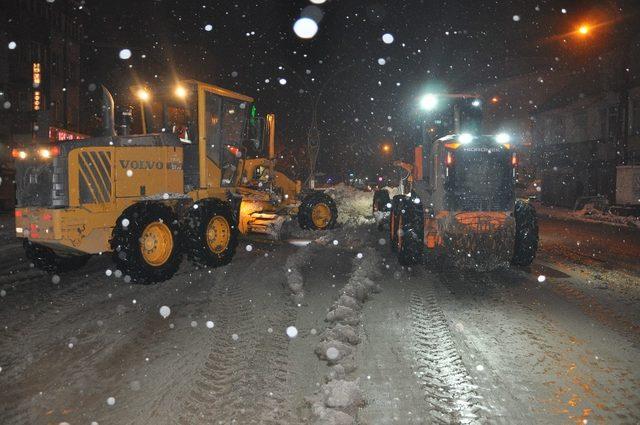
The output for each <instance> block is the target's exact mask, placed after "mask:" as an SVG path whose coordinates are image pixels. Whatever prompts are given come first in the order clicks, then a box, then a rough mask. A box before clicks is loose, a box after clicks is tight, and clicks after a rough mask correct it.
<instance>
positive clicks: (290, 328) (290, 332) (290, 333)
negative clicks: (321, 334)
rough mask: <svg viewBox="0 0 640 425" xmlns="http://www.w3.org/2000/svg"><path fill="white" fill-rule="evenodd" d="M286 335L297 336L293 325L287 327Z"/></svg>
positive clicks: (296, 330)
mask: <svg viewBox="0 0 640 425" xmlns="http://www.w3.org/2000/svg"><path fill="white" fill-rule="evenodd" d="M287 336H288V337H289V338H295V337H297V336H298V329H297V328H296V327H295V326H289V327H288V328H287Z"/></svg>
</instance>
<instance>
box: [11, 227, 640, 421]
mask: <svg viewBox="0 0 640 425" xmlns="http://www.w3.org/2000/svg"><path fill="white" fill-rule="evenodd" d="M541 231H542V243H541V245H542V250H541V252H540V255H539V257H538V259H537V260H536V262H535V263H534V264H533V265H532V266H531V267H528V268H512V269H508V270H500V271H496V272H491V273H473V272H461V271H457V270H437V269H435V270H432V269H430V268H427V267H422V266H420V267H414V268H411V269H408V268H403V267H401V266H399V265H398V263H397V261H396V260H395V259H394V257H393V255H391V253H390V252H389V250H388V247H387V244H386V241H385V240H384V236H385V233H384V232H383V233H380V232H378V231H377V230H376V229H375V226H373V225H361V226H356V227H349V228H343V229H337V230H335V231H332V232H328V233H324V234H322V235H321V236H322V238H321V240H320V241H319V243H315V244H313V245H309V246H307V247H306V248H305V247H304V246H302V245H304V243H297V244H296V245H294V244H290V243H286V242H280V243H258V242H250V241H244V242H242V243H241V244H240V246H239V248H238V252H237V255H236V257H235V258H234V260H233V262H232V263H231V264H230V265H228V266H225V267H223V268H220V269H216V270H198V269H196V268H195V267H193V266H192V265H191V264H189V263H188V262H186V261H185V263H183V266H182V268H181V270H180V271H179V273H178V274H177V275H176V276H175V277H174V278H173V279H171V280H169V281H167V282H164V283H161V284H157V285H152V286H140V285H131V284H126V283H124V281H123V280H122V279H121V278H118V277H116V274H115V273H114V272H115V271H114V270H113V269H112V268H113V264H112V263H111V261H110V260H109V258H106V257H98V258H94V259H92V260H91V261H90V262H89V264H88V265H87V266H86V267H85V268H83V269H81V270H78V271H75V272H71V273H68V274H64V275H61V276H53V277H52V276H49V275H46V274H44V273H41V272H39V271H36V270H33V269H32V268H30V266H29V264H28V262H26V261H25V260H23V259H22V256H21V251H20V247H19V245H18V244H17V243H16V241H13V240H11V238H7V239H6V240H5V242H6V243H5V244H4V245H3V246H2V247H0V290H1V291H2V292H0V295H1V297H0V326H1V329H0V367H1V369H0V423H2V424H59V423H69V424H90V423H93V422H95V423H99V424H107V423H127V424H128V423H131V424H148V423H154V424H176V423H177V424H192V423H193V424H200V423H213V424H217V423H224V424H228V423H239V424H245V423H274V424H276V423H285V424H298V423H314V422H320V423H323V422H322V421H324V423H339V422H337V421H338V419H336V418H337V417H338V416H333V417H331V416H330V415H326V414H321V413H318V411H317V410H314V408H313V407H312V403H313V397H314V393H316V394H317V393H318V392H320V393H322V391H323V388H327V387H326V386H325V384H326V383H327V381H331V379H333V378H335V376H333V375H332V373H333V372H332V371H335V369H333V368H329V367H328V365H327V362H325V361H321V360H320V359H319V358H318V357H317V356H316V354H314V350H315V349H316V347H317V346H318V343H319V342H320V341H321V335H322V334H323V331H324V330H325V329H326V328H327V327H329V326H330V325H331V323H329V322H327V321H326V320H325V319H326V317H327V312H328V311H329V310H330V308H332V305H333V306H334V308H335V305H334V303H335V302H336V299H338V296H339V294H340V293H341V290H342V292H343V293H344V289H342V288H344V287H345V285H348V284H349V283H350V282H351V283H353V282H355V281H358V280H359V281H365V280H366V279H370V281H368V282H369V283H370V284H372V285H377V286H379V289H380V290H381V291H380V292H379V293H373V292H372V293H371V294H370V296H368V297H366V298H367V299H366V302H364V304H362V305H359V306H358V308H357V309H355V311H357V319H353V320H355V321H354V322H353V328H354V329H355V330H356V332H357V336H358V338H357V339H358V340H359V343H358V344H354V346H353V347H354V348H353V350H354V352H353V353H352V356H351V361H352V365H353V367H354V369H353V370H348V371H347V372H346V376H344V377H343V378H345V379H346V380H347V381H355V382H356V383H357V386H358V388H359V391H360V393H361V395H362V397H363V399H364V402H359V403H357V406H355V407H353V406H338V407H337V408H336V407H335V405H336V404H338V405H340V403H334V402H331V403H333V404H332V405H333V406H334V407H333V408H334V410H338V411H344V412H346V413H345V414H348V415H349V416H348V418H352V419H353V421H355V422H356V423H361V424H387V423H398V424H423V423H504V424H513V423H539V424H553V423H558V424H565V423H576V424H582V423H629V424H632V423H638V422H640V345H639V342H640V327H639V326H640V308H639V307H638V306H639V305H640V304H639V300H640V298H639V294H640V291H639V290H638V287H639V285H640V277H639V276H640V275H639V273H638V252H640V237H639V234H638V232H637V231H635V232H632V231H631V230H629V229H622V230H621V229H620V228H616V227H614V226H609V225H597V224H585V223H578V222H560V221H557V220H542V221H541ZM334 241H335V242H334ZM298 242H300V241H298ZM578 243H579V244H578ZM367 247H373V248H367ZM301 250H305V251H303V252H302V253H301ZM367 260H372V261H370V262H367ZM292 269H295V270H292ZM370 269H371V270H370ZM373 269H376V270H373ZM296 273H299V276H300V278H301V281H302V284H303V287H304V297H303V298H302V299H298V301H296V302H294V301H292V300H293V299H294V298H292V297H291V292H290V287H289V286H288V285H289V284H290V283H291V282H293V281H294V280H295V279H293V277H292V276H294V275H296ZM108 274H109V275H108ZM541 276H544V278H543V277H541ZM541 280H542V281H541ZM374 292H377V291H374ZM162 307H169V309H170V313H169V315H168V316H167V317H166V318H164V317H163V316H162V315H161V314H160V309H161V308H162ZM163 311H164V310H163ZM345 320H346V321H349V320H352V319H350V318H346V319H345ZM291 327H295V332H292V331H291ZM328 353H329V351H327V356H328ZM332 377H333V378H332ZM334 401H335V400H334ZM331 403H326V405H327V406H326V407H331V406H329V404H331ZM325 413H326V412H325ZM332 418H333V419H332ZM342 418H343V419H344V418H345V416H342ZM332 421H333V422H332Z"/></svg>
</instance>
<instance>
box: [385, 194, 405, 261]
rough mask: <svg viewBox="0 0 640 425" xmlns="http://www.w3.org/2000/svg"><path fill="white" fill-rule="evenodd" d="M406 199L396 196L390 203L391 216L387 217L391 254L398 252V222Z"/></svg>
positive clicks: (402, 196)
mask: <svg viewBox="0 0 640 425" xmlns="http://www.w3.org/2000/svg"><path fill="white" fill-rule="evenodd" d="M405 200H406V197H405V196H404V195H396V196H394V197H393V199H392V201H391V215H390V217H389V246H390V248H391V251H392V252H397V251H398V229H399V226H398V225H399V220H400V215H401V214H402V211H403V210H404V203H405Z"/></svg>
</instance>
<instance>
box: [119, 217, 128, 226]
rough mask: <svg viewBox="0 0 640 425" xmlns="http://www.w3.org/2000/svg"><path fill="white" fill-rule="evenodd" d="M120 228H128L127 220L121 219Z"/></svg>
mask: <svg viewBox="0 0 640 425" xmlns="http://www.w3.org/2000/svg"><path fill="white" fill-rule="evenodd" d="M121 223H122V227H129V223H130V222H129V219H128V218H123V219H122V221H121Z"/></svg>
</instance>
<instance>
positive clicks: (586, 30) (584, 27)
mask: <svg viewBox="0 0 640 425" xmlns="http://www.w3.org/2000/svg"><path fill="white" fill-rule="evenodd" d="M590 31H591V27H589V25H586V24H583V25H580V28H578V32H579V33H580V34H582V35H587V34H589V32H590Z"/></svg>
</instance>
